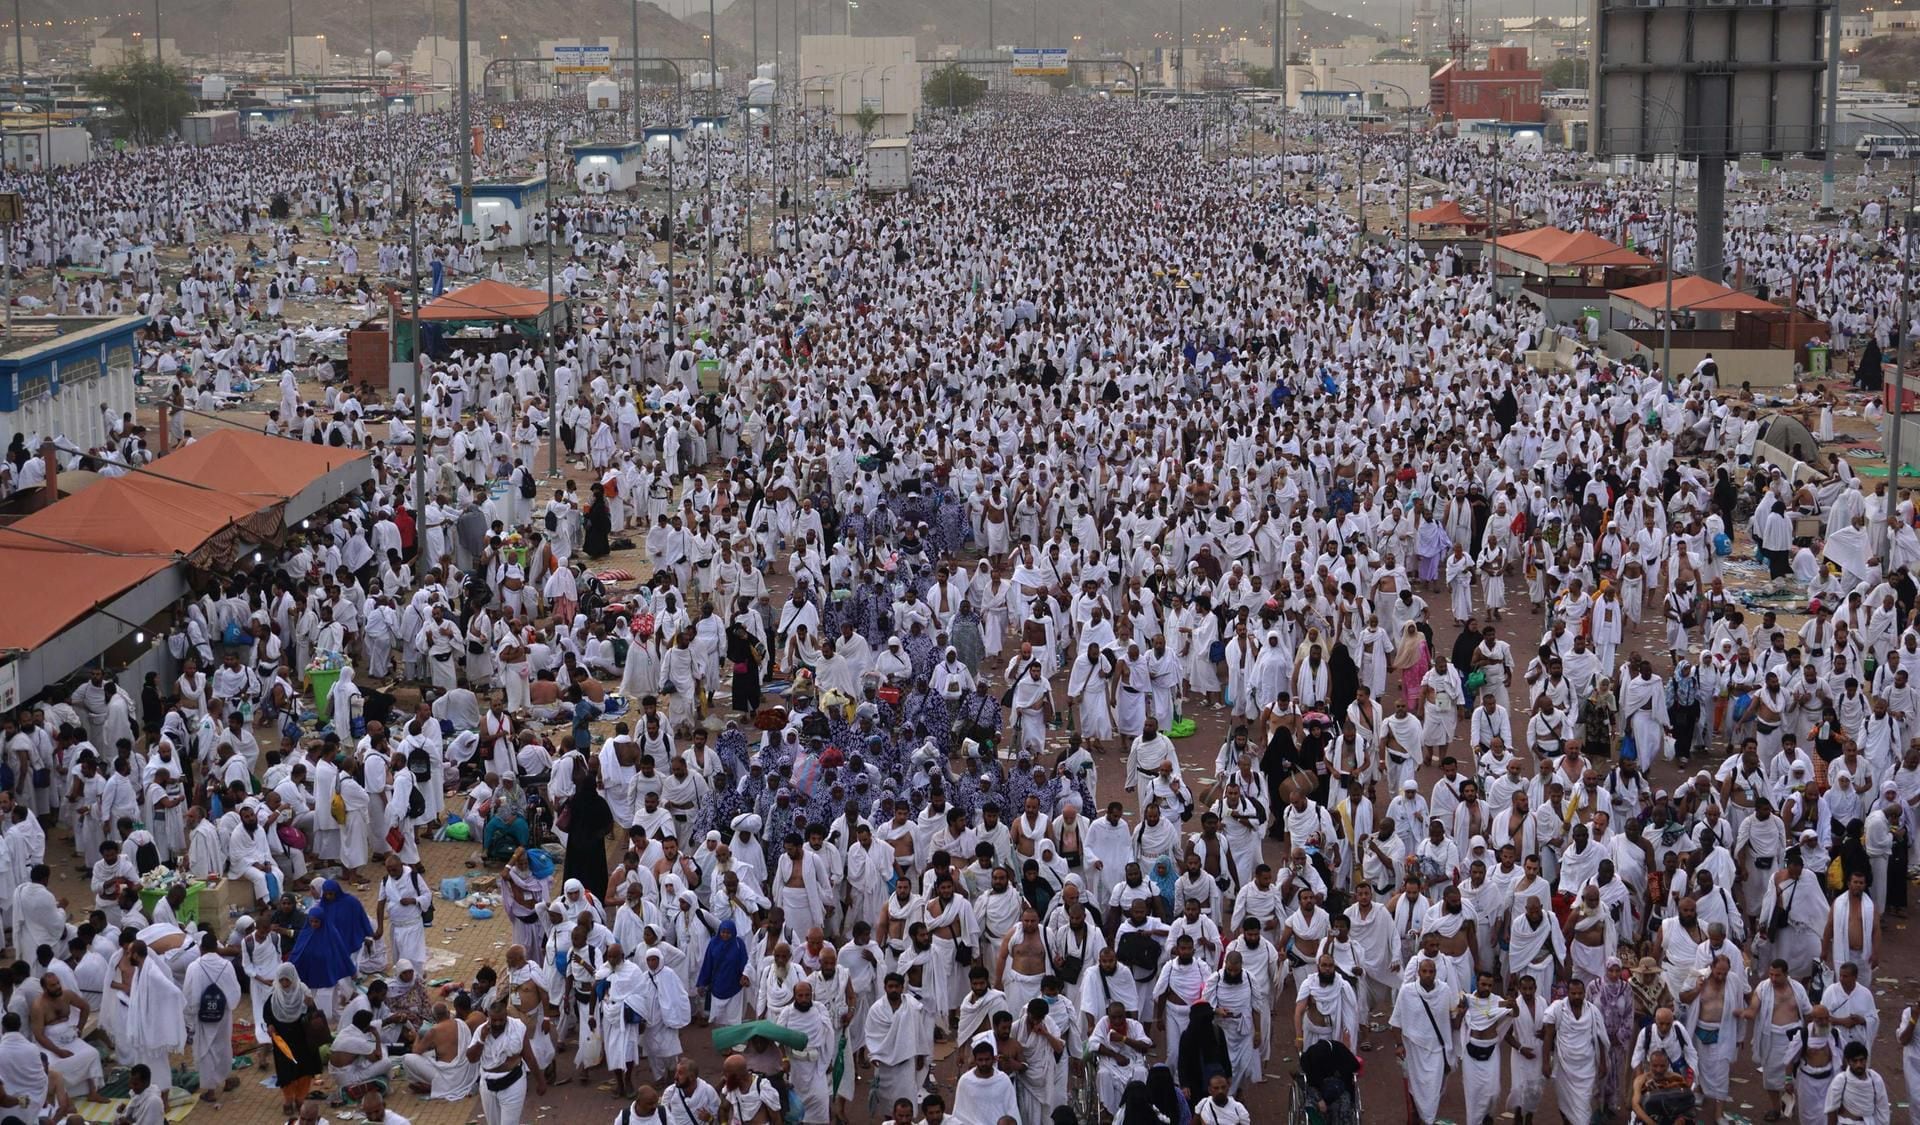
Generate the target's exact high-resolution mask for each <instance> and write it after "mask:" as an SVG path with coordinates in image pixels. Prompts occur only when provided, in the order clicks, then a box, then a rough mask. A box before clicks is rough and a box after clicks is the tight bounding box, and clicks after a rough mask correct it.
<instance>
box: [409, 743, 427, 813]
mask: <svg viewBox="0 0 1920 1125" xmlns="http://www.w3.org/2000/svg"><path fill="white" fill-rule="evenodd" d="M407 772H408V773H410V774H412V775H413V776H414V778H415V780H418V781H431V780H433V759H432V758H429V757H428V756H427V752H426V751H425V750H423V749H421V748H420V747H418V746H416V747H414V748H413V749H412V750H409V751H408V752H407ZM414 792H416V793H418V792H419V790H418V789H416V790H414ZM407 804H408V806H409V808H408V811H409V812H411V811H412V808H411V806H412V804H413V802H412V801H411V800H409V801H408V802H407ZM415 815H418V814H415Z"/></svg>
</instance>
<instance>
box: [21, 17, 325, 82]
mask: <svg viewBox="0 0 1920 1125" xmlns="http://www.w3.org/2000/svg"><path fill="white" fill-rule="evenodd" d="M14 18H15V19H16V20H18V19H19V17H18V16H15V17H14ZM287 77H288V78H289V79H294V78H298V77H300V63H299V59H298V56H297V55H296V53H295V52H294V49H293V0H287Z"/></svg>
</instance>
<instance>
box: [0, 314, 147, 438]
mask: <svg viewBox="0 0 1920 1125" xmlns="http://www.w3.org/2000/svg"><path fill="white" fill-rule="evenodd" d="M147 324H148V321H147V318H146V317H143V316H120V317H87V316H55V317H15V318H14V322H13V335H12V336H11V337H9V338H7V339H5V340H0V448H4V447H5V446H6V445H7V444H9V443H11V442H12V441H13V435H14V434H16V433H24V434H26V435H28V437H29V438H33V437H35V436H36V435H37V436H39V437H50V436H53V435H56V434H65V435H66V437H67V439H68V440H69V441H71V442H73V444H75V445H77V446H79V447H80V448H82V449H85V448H88V447H90V446H95V445H99V444H101V443H102V442H103V441H105V440H106V422H105V416H107V415H108V414H109V412H110V416H111V417H112V418H113V419H114V420H115V421H117V420H119V418H120V416H121V415H122V414H124V413H127V412H129V411H131V410H133V408H134V405H133V378H134V374H135V372H136V371H138V369H139V366H140V344H139V340H138V333H139V332H140V330H141V329H143V328H145V327H147ZM103 407H104V408H105V409H104V410H103V409H102V408H103Z"/></svg>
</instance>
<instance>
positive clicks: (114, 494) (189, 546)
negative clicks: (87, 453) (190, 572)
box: [0, 473, 263, 555]
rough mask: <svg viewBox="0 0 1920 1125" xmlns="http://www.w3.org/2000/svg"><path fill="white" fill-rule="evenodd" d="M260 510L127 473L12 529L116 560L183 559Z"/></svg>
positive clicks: (226, 496)
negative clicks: (98, 551)
mask: <svg viewBox="0 0 1920 1125" xmlns="http://www.w3.org/2000/svg"><path fill="white" fill-rule="evenodd" d="M261 507H263V505H261V504H259V503H256V502H255V501H254V500H251V499H248V498H246V497H242V496H235V495H234V494H232V493H230V492H221V491H219V490H217V489H212V488H196V487H194V486H193V485H190V484H177V483H175V482H173V481H168V480H159V479H156V478H154V477H150V476H143V475H141V474H139V473H129V474H127V475H126V476H123V477H115V478H113V479H112V480H104V481H101V482H100V483H99V484H96V485H94V486H93V487H92V488H89V489H87V490H86V491H85V492H81V493H77V494H75V495H73V496H69V497H67V498H66V499H64V500H62V501H60V502H59V503H58V504H55V505H53V506H52V507H50V508H43V509H41V510H40V511H38V512H35V513H33V514H32V515H30V516H27V517H26V518H25V519H22V520H20V521H19V522H17V523H15V524H13V526H14V527H15V528H17V529H19V530H21V531H30V532H32V533H33V534H34V535H43V536H47V537H49V538H52V539H62V540H66V541H67V542H70V543H84V544H86V545H87V546H89V547H96V548H99V549H101V550H106V551H118V552H120V553H122V554H130V555H138V554H148V555H156V554H157V555H184V554H191V553H192V552H194V551H197V550H199V549H200V547H201V546H202V545H203V544H205V543H206V542H207V540H209V539H211V538H213V537H214V536H215V535H217V534H218V533H220V532H221V531H223V530H225V529H226V528H227V526H228V525H229V524H231V523H233V522H235V521H237V520H244V519H247V518H248V517H250V516H252V515H253V514H254V513H256V512H258V511H259V510H260V509H261ZM16 541H17V542H27V541H28V539H27V538H26V537H21V538H19V539H11V538H7V537H0V544H10V543H12V542H16ZM39 542H43V543H44V542H45V540H40V541H39ZM48 545H49V546H51V544H48Z"/></svg>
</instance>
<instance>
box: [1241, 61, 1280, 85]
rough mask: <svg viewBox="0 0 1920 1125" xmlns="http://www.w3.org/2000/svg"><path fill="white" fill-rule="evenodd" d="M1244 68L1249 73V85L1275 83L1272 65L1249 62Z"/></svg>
mask: <svg viewBox="0 0 1920 1125" xmlns="http://www.w3.org/2000/svg"><path fill="white" fill-rule="evenodd" d="M1242 69H1244V70H1245V71H1246V73H1247V85H1249V86H1272V85H1273V68H1272V67H1270V66H1255V65H1253V64H1251V63H1249V64H1248V65H1247V66H1245V67H1244V68H1242Z"/></svg>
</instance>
